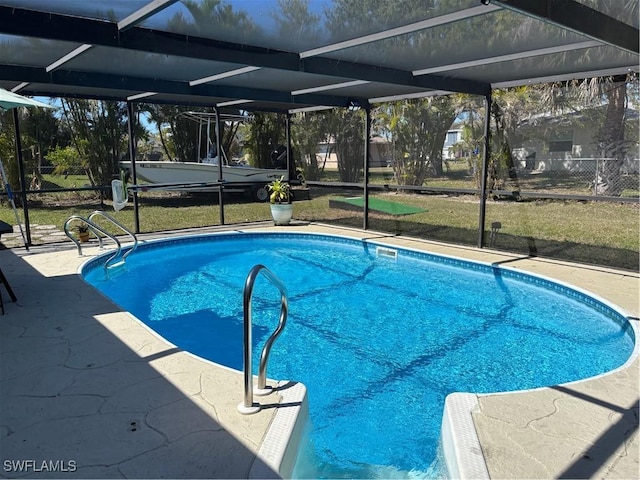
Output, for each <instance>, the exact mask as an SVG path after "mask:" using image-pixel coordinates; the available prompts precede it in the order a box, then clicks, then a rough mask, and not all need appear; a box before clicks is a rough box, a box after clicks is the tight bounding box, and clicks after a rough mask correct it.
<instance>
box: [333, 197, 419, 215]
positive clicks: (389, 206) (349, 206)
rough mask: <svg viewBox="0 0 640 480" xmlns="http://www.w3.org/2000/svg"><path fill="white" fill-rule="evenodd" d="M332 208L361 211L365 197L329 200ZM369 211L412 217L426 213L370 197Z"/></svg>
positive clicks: (408, 206)
mask: <svg viewBox="0 0 640 480" xmlns="http://www.w3.org/2000/svg"><path fill="white" fill-rule="evenodd" d="M329 206H330V207H332V208H343V209H346V210H361V209H362V208H363V207H364V197H348V198H347V197H336V198H332V199H330V200H329ZM369 210H373V211H376V212H381V213H387V214H389V215H411V214H413V213H421V212H426V210H425V209H423V208H416V207H412V206H410V205H405V204H403V203H397V202H389V201H387V200H381V199H380V198H377V197H369Z"/></svg>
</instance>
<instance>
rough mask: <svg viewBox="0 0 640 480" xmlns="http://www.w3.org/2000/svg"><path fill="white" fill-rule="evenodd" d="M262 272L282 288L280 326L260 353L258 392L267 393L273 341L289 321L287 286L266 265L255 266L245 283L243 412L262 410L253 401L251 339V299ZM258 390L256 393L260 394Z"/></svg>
mask: <svg viewBox="0 0 640 480" xmlns="http://www.w3.org/2000/svg"><path fill="white" fill-rule="evenodd" d="M260 273H262V275H264V276H265V277H266V278H267V279H268V280H269V281H270V282H271V283H272V284H273V285H275V286H276V287H277V288H278V290H280V320H279V321H278V326H277V327H276V329H275V330H274V331H273V333H272V334H271V336H270V337H269V338H268V339H267V341H266V342H265V344H264V347H262V353H261V354H260V365H259V368H258V392H260V393H263V394H264V393H266V392H267V391H270V390H267V389H266V384H267V361H268V360H269V353H270V352H271V346H272V345H273V342H274V341H275V340H276V338H278V336H279V335H280V333H282V330H283V329H284V327H285V325H286V323H287V314H288V312H289V301H288V300H287V288H286V287H285V286H284V284H283V283H282V282H281V281H280V279H279V278H278V277H276V276H275V275H274V274H273V273H272V272H271V270H269V269H268V268H267V267H265V266H264V265H260V264H258V265H256V266H254V267H253V268H252V269H251V271H250V272H249V275H247V280H246V281H245V284H244V297H243V310H244V360H243V363H244V401H243V402H242V403H240V404H239V405H238V411H239V412H240V413H242V414H250V413H256V412H258V411H260V405H259V404H254V403H253V393H254V392H253V374H252V354H253V346H252V340H251V329H252V315H251V299H252V297H253V287H254V284H255V282H256V279H257V277H258V275H259V274H260ZM258 392H256V394H258Z"/></svg>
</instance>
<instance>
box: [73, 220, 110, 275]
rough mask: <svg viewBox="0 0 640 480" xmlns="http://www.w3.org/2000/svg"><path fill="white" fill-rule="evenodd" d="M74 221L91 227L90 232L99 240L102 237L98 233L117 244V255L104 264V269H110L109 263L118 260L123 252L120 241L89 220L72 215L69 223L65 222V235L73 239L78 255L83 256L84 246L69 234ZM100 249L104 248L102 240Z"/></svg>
mask: <svg viewBox="0 0 640 480" xmlns="http://www.w3.org/2000/svg"><path fill="white" fill-rule="evenodd" d="M73 220H80V221H81V222H83V223H85V224H86V225H87V226H88V227H89V230H91V231H92V232H93V234H94V235H95V236H96V237H98V238H99V239H100V235H98V234H97V233H96V232H100V233H103V234H104V235H105V236H107V237H109V238H110V239H111V240H113V241H114V242H116V245H117V247H118V249H117V250H116V253H114V254H113V255H111V256H110V257H109V258H108V259H107V261H106V262H104V268H109V262H111V260H113V259H115V258H117V257H118V255H120V251H121V250H122V245H121V244H120V242H119V241H118V239H117V238H116V237H115V236H113V235H111V234H110V233H109V232H107V231H106V230H105V229H103V228H102V227H100V226H99V225H96V224H95V223H93V222H92V221H91V220H89V219H88V218H84V217H81V216H80V215H71V216H70V217H69V218H67V221H66V222H64V233H65V235H66V236H67V237H69V238H70V239H71V241H72V242H73V243H75V244H76V247H78V255H80V256H82V246H81V245H80V242H79V241H78V240H77V239H76V238H75V237H74V236H73V235H72V234H71V233H70V232H69V224H70V223H71V221H73ZM100 247H102V240H100Z"/></svg>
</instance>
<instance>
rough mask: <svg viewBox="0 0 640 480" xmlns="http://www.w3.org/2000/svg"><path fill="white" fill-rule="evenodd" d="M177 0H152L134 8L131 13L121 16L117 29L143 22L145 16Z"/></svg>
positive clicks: (147, 16) (153, 13)
mask: <svg viewBox="0 0 640 480" xmlns="http://www.w3.org/2000/svg"><path fill="white" fill-rule="evenodd" d="M177 1H178V0H153V1H152V2H149V3H147V4H146V5H145V6H144V7H142V8H140V9H138V10H136V11H135V12H133V13H132V14H131V15H129V16H128V17H126V18H123V19H122V20H120V21H119V22H118V30H126V29H127V28H130V27H133V26H134V25H136V24H138V23H140V22H144V21H145V20H146V19H147V18H149V17H150V16H152V15H155V14H156V13H158V12H159V11H160V10H163V9H165V8H167V7H168V6H169V5H171V4H173V3H176V2H177Z"/></svg>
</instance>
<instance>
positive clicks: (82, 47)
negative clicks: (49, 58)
mask: <svg viewBox="0 0 640 480" xmlns="http://www.w3.org/2000/svg"><path fill="white" fill-rule="evenodd" d="M91 47H93V45H89V44H88V43H85V44H84V45H80V46H79V47H78V48H76V49H75V50H73V51H71V52H69V53H67V54H66V55H65V56H64V57H62V58H59V59H58V60H56V61H55V62H53V63H52V64H51V65H49V66H48V67H47V68H46V71H47V73H49V72H51V71H53V70H55V69H56V68H58V67H59V66H61V65H63V64H65V63H67V62H68V61H69V60H71V59H73V58H75V57H77V56H78V55H80V54H82V53H84V52H86V51H87V50H89V49H90V48H91Z"/></svg>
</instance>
